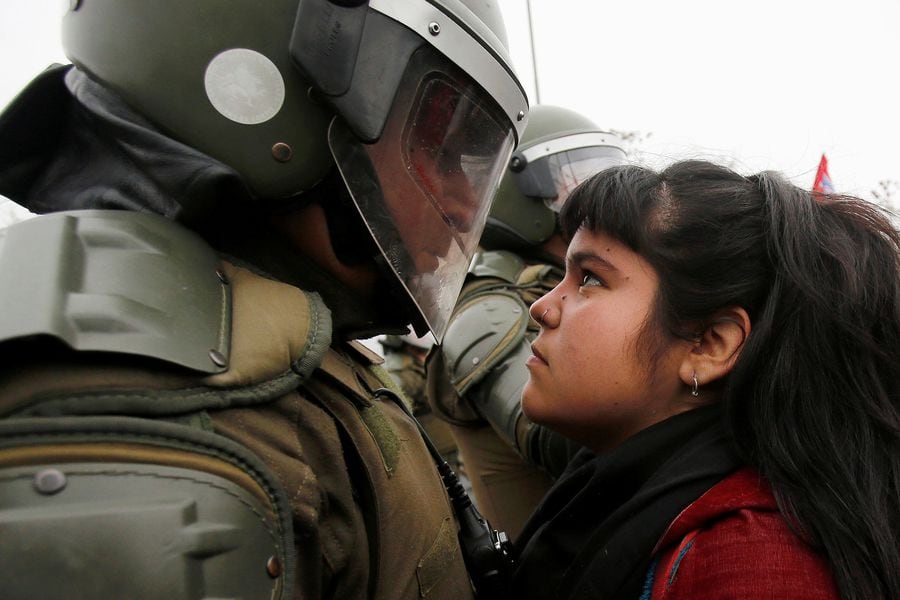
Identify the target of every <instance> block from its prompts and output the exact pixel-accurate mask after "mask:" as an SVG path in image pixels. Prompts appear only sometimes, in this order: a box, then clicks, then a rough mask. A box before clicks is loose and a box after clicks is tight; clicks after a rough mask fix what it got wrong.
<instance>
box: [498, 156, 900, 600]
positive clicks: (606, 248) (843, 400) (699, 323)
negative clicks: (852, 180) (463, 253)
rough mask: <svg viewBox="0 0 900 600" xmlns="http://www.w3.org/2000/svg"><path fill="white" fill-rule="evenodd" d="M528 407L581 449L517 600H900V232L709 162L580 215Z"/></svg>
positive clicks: (617, 177)
mask: <svg viewBox="0 0 900 600" xmlns="http://www.w3.org/2000/svg"><path fill="white" fill-rule="evenodd" d="M561 223H562V226H563V229H564V230H565V231H566V232H567V235H568V236H569V237H570V238H571V243H570V246H569V249H568V255H567V258H566V275H565V278H564V279H563V281H562V282H561V283H560V284H559V285H558V286H557V287H556V288H555V289H554V290H553V291H551V292H550V293H549V294H547V295H546V296H544V297H543V298H542V299H541V300H539V301H538V302H536V303H535V304H534V305H533V306H532V308H531V314H532V316H533V317H534V318H535V319H536V320H538V321H539V322H540V323H541V325H542V327H541V333H540V335H539V336H538V338H537V339H536V340H535V341H534V343H533V345H532V351H533V355H532V356H531V358H529V360H528V369H529V372H530V380H529V382H528V384H527V385H526V387H525V391H524V393H523V398H522V402H523V409H524V411H525V413H526V414H527V415H528V416H529V417H530V418H531V419H532V420H533V421H535V422H537V423H541V424H544V425H547V426H549V427H551V428H553V429H556V430H558V431H560V432H561V433H564V434H566V435H567V436H569V437H571V438H573V439H575V440H577V441H579V442H580V443H582V444H583V445H584V446H586V447H587V448H589V449H590V451H587V450H585V451H582V453H580V454H579V455H577V456H576V457H575V459H574V460H573V462H572V463H571V464H570V466H569V469H568V470H567V472H566V474H565V475H563V477H562V478H561V479H560V480H559V481H558V482H557V484H556V486H555V487H554V488H553V489H552V490H551V491H550V493H549V494H548V495H547V496H546V497H545V499H544V501H543V502H542V503H541V505H540V506H539V508H538V509H537V511H536V512H535V514H534V515H533V516H532V518H531V520H530V521H529V523H528V524H527V525H526V527H525V530H524V531H523V532H522V535H521V536H520V538H519V539H518V541H517V545H518V547H519V551H520V563H519V567H518V568H517V570H516V572H515V574H514V579H513V597H516V598H602V599H604V600H607V599H611V598H623V599H627V600H637V599H638V598H651V599H660V598H666V599H681V598H704V599H717V598H742V599H746V598H750V599H753V598H792V599H796V598H810V599H812V598H817V599H818V598H842V599H843V600H863V599H866V600H870V599H876V598H900V542H898V540H900V397H898V394H900V233H898V231H897V229H896V228H895V227H894V226H893V225H892V224H891V222H890V221H889V219H888V218H887V217H886V216H885V215H884V213H883V212H882V211H881V210H880V209H878V208H877V207H875V206H873V205H870V204H868V203H866V202H863V201H861V200H858V199H854V198H849V197H843V196H833V195H827V196H826V195H818V194H812V193H810V192H807V191H804V190H801V189H799V188H797V187H795V186H793V185H791V184H790V183H788V182H787V181H786V180H784V179H783V178H782V177H780V176H778V175H776V174H773V173H761V174H759V175H755V176H752V177H743V176H740V175H738V174H736V173H734V172H732V171H729V170H727V169H724V168H721V167H718V166H715V165H712V164H709V163H705V162H698V161H689V162H682V163H677V164H675V165H673V166H671V167H669V168H668V169H666V170H664V171H662V172H661V173H656V172H653V171H650V170H647V169H644V168H640V167H634V166H627V167H615V168H612V169H609V170H606V171H604V172H602V173H600V174H599V175H597V176H595V177H593V178H592V179H590V180H589V181H587V182H586V183H585V184H583V185H582V186H581V187H580V188H578V189H577V190H576V191H575V193H574V194H573V195H572V196H571V197H570V199H569V201H568V203H567V204H566V206H565V208H564V209H563V213H562V215H561Z"/></svg>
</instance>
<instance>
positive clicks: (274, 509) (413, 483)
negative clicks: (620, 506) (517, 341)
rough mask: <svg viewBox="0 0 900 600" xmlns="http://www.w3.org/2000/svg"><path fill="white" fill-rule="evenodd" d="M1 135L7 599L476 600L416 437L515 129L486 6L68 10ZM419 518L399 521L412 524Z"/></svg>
mask: <svg viewBox="0 0 900 600" xmlns="http://www.w3.org/2000/svg"><path fill="white" fill-rule="evenodd" d="M62 34H63V46H64V49H65V51H66V54H67V56H68V57H69V58H70V59H71V61H72V63H73V65H66V66H54V67H52V68H50V69H48V70H47V71H46V72H44V73H42V74H41V75H39V76H38V77H37V78H36V79H35V80H34V81H33V82H32V83H31V84H30V85H29V86H28V87H27V88H26V89H25V90H24V91H23V92H22V93H21V94H20V95H19V97H18V98H17V99H16V100H15V101H14V102H13V103H12V104H11V105H10V106H9V107H8V109H7V110H6V111H5V113H4V114H3V115H2V117H0V194H3V195H5V196H7V197H9V198H11V199H13V200H14V201H16V202H17V203H19V204H21V205H23V206H25V207H26V208H28V209H29V210H31V211H33V212H36V213H41V214H42V215H43V216H39V217H36V218H34V219H30V220H28V221H25V222H23V223H20V224H17V225H15V226H13V227H11V228H9V229H8V230H6V231H5V233H4V235H3V238H2V242H0V314H2V315H3V319H2V322H0V354H2V356H3V358H4V361H3V363H2V365H3V366H2V367H0V416H2V417H5V418H3V419H0V473H2V477H0V511H2V515H3V523H4V533H3V536H2V540H0V582H2V583H0V589H2V591H0V595H2V596H3V597H4V598H7V599H12V598H60V597H71V595H72V593H73V590H77V591H78V592H79V593H80V594H81V596H80V597H85V598H108V597H134V598H139V597H154V598H156V597H168V598H173V599H174V598H181V597H185V598H187V597H200V596H204V597H226V596H227V597H246V598H251V597H252V598H262V597H266V598H269V597H278V598H290V597H296V598H321V597H334V598H364V597H365V598H410V599H411V598H420V597H425V596H426V595H427V596H428V597H429V598H432V597H434V598H461V597H468V596H471V594H472V590H471V587H470V584H469V581H468V578H467V575H466V571H465V568H464V563H463V557H462V556H461V551H460V546H459V543H458V540H457V538H456V535H457V527H456V525H455V523H454V520H453V516H452V514H451V509H450V506H449V504H448V499H447V494H446V493H445V491H444V489H443V487H442V484H441V481H440V479H439V477H438V475H437V474H436V473H435V470H434V465H433V463H432V461H431V457H430V456H429V454H428V452H427V451H426V448H425V446H424V444H423V441H422V438H421V437H420V436H419V434H418V432H417V429H416V425H415V423H414V421H413V420H412V419H411V417H410V416H408V415H407V414H406V413H405V412H404V410H403V409H402V406H400V405H399V404H397V403H396V402H395V394H394V391H393V390H392V383H391V381H390V379H389V378H388V377H386V376H384V374H383V371H380V369H379V368H377V365H376V362H377V357H376V356H374V355H372V354H371V353H369V352H367V351H366V350H365V348H363V347H362V346H360V345H359V344H355V343H351V342H350V341H349V340H354V339H358V338H362V337H368V336H371V335H374V334H376V333H382V332H391V331H401V330H402V329H403V328H404V327H405V325H406V324H407V323H410V322H411V323H413V324H414V325H415V327H416V330H417V331H418V332H419V333H420V334H424V333H425V332H426V331H428V330H431V331H432V332H433V333H434V335H435V336H436V337H437V338H438V339H440V338H441V337H442V336H443V333H444V331H445V329H446V325H447V319H448V317H449V313H450V309H451V308H452V306H453V303H454V301H455V298H456V296H457V294H458V292H459V289H460V287H461V285H462V282H463V278H464V276H465V271H466V267H467V266H468V264H469V260H470V258H471V256H472V254H473V252H474V251H475V249H476V245H477V241H478V238H479V236H480V233H481V230H482V228H483V224H484V220H485V218H486V215H487V211H488V205H489V200H490V197H491V195H492V193H493V191H494V188H495V185H496V183H497V181H498V179H499V177H500V175H501V173H502V169H503V166H504V165H505V164H506V162H507V161H508V158H509V156H510V153H511V152H512V149H513V147H514V146H515V145H516V143H517V141H518V137H519V134H520V131H519V130H520V129H522V128H523V127H524V125H525V122H526V113H527V103H526V99H525V94H524V92H523V90H522V88H521V86H520V84H519V82H518V80H517V79H516V77H515V75H514V74H513V72H512V70H511V68H510V64H509V60H508V57H507V51H506V47H505V46H506V43H505V33H504V31H503V25H502V22H501V19H500V16H499V12H498V9H497V8H496V6H490V5H488V4H486V3H483V2H473V1H468V0H408V1H405V2H394V1H391V0H370V1H368V2H366V1H363V0H355V1H354V0H351V1H340V2H338V1H336V0H334V1H330V0H303V1H302V2H299V1H297V0H272V1H271V2H266V3H262V4H261V3H259V2H254V1H251V0H238V1H234V2H227V3H222V2H215V1H210V0H197V1H193V2H176V1H171V0H169V1H159V2H144V1H142V0H80V1H79V2H72V3H71V5H70V8H69V9H68V12H67V13H66V15H65V16H64V20H63V27H62ZM411 499H415V500H414V501H411Z"/></svg>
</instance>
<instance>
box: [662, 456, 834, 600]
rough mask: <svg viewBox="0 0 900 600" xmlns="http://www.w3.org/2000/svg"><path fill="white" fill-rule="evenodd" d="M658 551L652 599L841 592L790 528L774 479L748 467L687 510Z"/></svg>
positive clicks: (818, 596) (817, 596) (812, 597)
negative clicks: (777, 501) (775, 492)
mask: <svg viewBox="0 0 900 600" xmlns="http://www.w3.org/2000/svg"><path fill="white" fill-rule="evenodd" d="M654 555H655V556H656V558H657V559H658V563H656V565H657V566H656V569H655V572H654V575H653V580H652V588H650V589H651V593H650V596H649V597H650V599H651V600H681V599H685V600H686V599H691V600H695V599H697V598H703V599H704V600H732V599H734V600H738V599H740V600H748V599H749V600H753V599H761V598H767V599H772V600H775V599H778V600H781V599H784V598H790V599H791V600H806V599H809V600H823V599H827V600H831V599H834V600H839V598H840V596H839V595H838V591H837V586H836V584H835V581H834V577H833V575H832V573H831V569H830V567H829V566H828V563H827V562H826V560H825V559H824V558H823V557H822V556H820V555H819V554H816V553H815V552H814V551H813V550H812V549H811V548H809V547H808V546H807V545H805V544H804V543H803V542H802V541H800V538H798V537H797V535H796V534H794V533H793V532H792V531H791V530H790V528H789V527H788V524H787V522H786V521H785V519H784V517H782V515H781V513H780V512H778V507H777V506H776V504H775V497H774V496H773V495H772V490H771V488H770V487H769V484H768V483H767V482H766V481H764V480H763V479H762V478H761V477H760V476H759V475H758V474H757V473H756V472H755V471H753V470H751V469H748V468H744V469H741V470H739V471H737V472H736V473H734V474H732V475H730V476H729V477H727V478H725V479H724V480H722V481H721V482H720V483H718V484H717V485H715V486H713V487H712V488H710V490H709V491H708V492H706V493H705V494H703V495H702V496H701V497H700V498H698V499H697V500H696V501H695V502H693V503H692V504H691V505H690V506H688V507H687V508H686V509H684V510H683V511H682V512H681V514H680V515H678V517H676V519H675V520H674V521H673V522H672V524H671V525H669V528H668V529H667V530H666V533H665V534H664V535H663V537H662V539H661V540H660V542H659V543H658V544H657V546H656V550H655V551H654ZM645 596H646V594H645Z"/></svg>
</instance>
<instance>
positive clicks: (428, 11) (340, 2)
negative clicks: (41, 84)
mask: <svg viewBox="0 0 900 600" xmlns="http://www.w3.org/2000/svg"><path fill="white" fill-rule="evenodd" d="M72 7H73V8H71V9H70V10H69V12H68V13H67V14H66V16H65V17H64V19H63V48H64V49H65V51H66V54H67V56H68V57H69V58H70V59H71V60H72V62H73V63H74V64H75V65H76V66H77V67H78V68H79V69H81V70H82V71H84V72H86V73H87V74H88V75H89V76H91V77H92V78H93V79H96V80H98V81H99V82H101V83H103V84H104V85H105V86H106V87H108V88H110V89H112V90H113V91H115V92H116V93H117V94H118V95H120V96H121V97H122V98H123V99H124V100H125V101H126V102H127V103H128V104H130V105H131V106H132V107H133V108H135V109H136V110H137V111H138V112H139V113H141V114H142V115H143V116H145V117H147V118H148V119H150V120H151V121H152V122H154V123H155V124H156V125H157V126H158V127H160V129H162V130H163V131H164V132H165V133H167V134H168V135H170V136H171V137H173V138H174V139H176V140H178V141H180V142H183V143H185V144H187V145H189V146H192V147H194V148H196V149H198V150H200V151H201V152H204V153H205V154H207V155H209V156H211V157H212V158H215V159H217V160H219V161H221V162H223V163H225V164H226V165H228V166H230V167H232V168H233V169H235V170H236V171H237V172H238V173H239V174H240V175H241V176H242V178H243V180H244V181H245V183H246V184H247V186H248V188H249V190H250V191H251V193H252V194H253V195H254V196H255V197H256V198H257V199H259V200H260V201H263V202H277V201H278V200H280V199H283V198H289V197H293V196H296V195H297V194H299V193H301V192H303V191H305V190H308V189H310V188H311V187H313V186H314V185H315V184H316V183H317V182H318V181H320V180H321V179H322V178H323V177H324V176H325V175H326V173H327V172H328V171H329V170H330V169H331V168H332V167H334V166H335V164H336V165H337V167H338V169H339V170H340V172H341V176H342V177H343V180H344V183H345V184H346V185H347V188H348V190H349V191H350V193H351V195H352V196H353V200H354V203H355V206H356V208H357V209H358V213H359V214H358V215H348V216H347V218H357V217H362V219H363V220H364V221H365V223H366V225H367V228H368V230H369V232H370V233H371V235H372V237H373V238H374V240H375V242H376V244H377V246H378V248H379V251H380V253H381V262H382V263H383V264H384V265H385V266H386V267H387V269H386V270H387V271H389V272H390V273H392V277H393V283H394V284H395V286H397V287H398V289H400V290H401V293H402V294H404V295H405V296H406V297H407V298H408V299H410V300H412V301H413V303H414V304H415V305H416V308H417V309H418V311H417V314H416V315H415V316H414V317H413V318H414V322H413V325H414V326H415V327H416V330H417V331H418V332H420V333H424V332H425V331H426V330H427V329H429V328H430V329H431V330H432V331H433V332H434V333H435V334H436V335H437V336H438V337H440V336H441V335H442V334H443V330H444V329H445V328H446V321H447V318H448V317H449V312H450V311H451V310H452V307H453V303H454V301H455V299H456V295H457V294H458V293H459V290H460V288H461V286H462V282H463V277H464V275H465V270H466V267H467V266H468V262H469V259H470V258H471V255H472V253H474V250H475V246H476V245H477V241H478V239H479V237H480V235H481V231H482V229H483V226H484V221H485V219H486V217H487V210H488V207H489V204H490V199H491V198H492V196H493V194H494V193H495V191H496V186H497V184H498V182H499V179H500V177H501V175H502V170H503V168H504V166H505V164H506V162H507V160H508V158H509V155H510V153H511V152H512V148H513V147H515V144H516V143H517V142H518V139H519V135H520V133H521V130H522V129H523V128H524V126H525V122H526V114H527V111H528V107H527V100H526V97H525V92H524V90H523V89H522V87H521V85H520V83H519V81H518V79H517V78H516V77H515V75H514V74H513V71H512V68H511V66H510V61H509V57H508V53H507V49H506V46H507V44H506V39H505V31H504V29H503V24H502V19H501V16H500V13H499V8H497V6H496V3H488V2H484V1H483V0H369V1H368V2H366V1H364V0H363V1H360V0H267V1H266V2H263V3H260V2H259V1H257V0H229V2H221V1H220V0H191V1H187V2H186V1H183V0H153V1H148V0H80V1H79V2H73V3H72ZM423 232H424V233H425V234H426V235H425V236H423V235H422V233H423Z"/></svg>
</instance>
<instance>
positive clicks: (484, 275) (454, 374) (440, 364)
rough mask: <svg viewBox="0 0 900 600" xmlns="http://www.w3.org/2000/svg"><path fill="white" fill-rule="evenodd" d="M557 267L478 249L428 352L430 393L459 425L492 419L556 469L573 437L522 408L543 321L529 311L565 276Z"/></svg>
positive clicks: (516, 444)
mask: <svg viewBox="0 0 900 600" xmlns="http://www.w3.org/2000/svg"><path fill="white" fill-rule="evenodd" d="M563 274H564V273H563V271H562V270H561V269H560V268H558V267H557V266H555V265H549V264H532V265H528V264H526V263H525V261H523V260H522V259H521V258H520V257H519V256H518V255H516V254H513V253H512V252H507V251H504V250H497V251H485V252H479V253H478V254H476V256H475V258H474V260H473V262H472V266H471V267H470V269H469V275H468V278H467V280H466V283H465V285H464V286H463V290H462V292H461V293H460V297H459V300H458V301H457V304H456V308H455V309H454V312H453V315H452V316H451V318H450V325H449V326H448V328H447V333H446V335H445V336H444V342H443V345H442V346H441V347H440V349H435V350H433V351H432V352H431V354H430V355H429V358H428V366H427V369H428V396H429V399H430V401H431V402H432V403H433V404H434V408H435V411H436V412H437V413H439V414H440V415H442V416H443V417H444V418H445V419H446V420H448V421H450V422H452V423H455V424H457V425H464V426H465V425H474V424H477V423H483V422H484V421H487V422H489V423H490V424H491V426H492V427H493V428H494V429H495V430H496V431H497V433H498V434H500V436H501V437H503V438H504V439H505V440H506V441H507V443H509V444H510V446H512V447H513V448H515V449H516V450H517V451H518V452H519V453H520V454H521V455H522V456H524V457H525V458H527V459H529V460H530V461H531V462H534V463H536V464H538V465H540V466H543V467H545V468H547V470H549V471H550V472H551V473H556V472H561V470H562V469H563V468H564V467H565V463H566V462H567V461H568V458H569V451H568V449H567V448H568V443H567V442H565V441H563V440H562V438H561V437H559V436H555V435H553V434H551V433H550V432H549V431H547V430H545V429H543V428H540V427H535V426H534V425H533V424H532V423H531V422H530V421H529V420H528V419H527V417H525V416H524V415H523V414H522V408H521V395H522V388H523V387H524V385H525V383H526V381H527V380H528V371H527V369H526V368H525V361H526V360H527V358H528V357H529V356H530V355H531V349H530V348H531V342H532V340H534V338H535V337H536V336H537V334H538V332H539V330H540V326H539V325H538V323H537V322H535V321H534V319H532V318H530V316H529V313H528V309H529V308H530V306H531V304H532V303H534V302H535V301H536V300H537V299H538V298H540V297H541V296H543V295H544V294H546V293H547V292H549V291H550V290H551V289H553V287H555V286H556V284H557V283H559V281H560V280H561V279H562V276H563Z"/></svg>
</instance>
